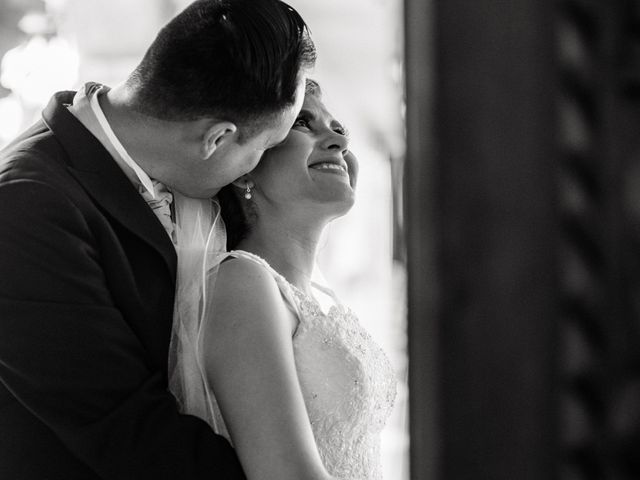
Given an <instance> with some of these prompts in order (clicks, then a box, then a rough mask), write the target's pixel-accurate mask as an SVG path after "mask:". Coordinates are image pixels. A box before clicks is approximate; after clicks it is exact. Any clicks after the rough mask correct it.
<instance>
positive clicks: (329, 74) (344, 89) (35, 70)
mask: <svg viewBox="0 0 640 480" xmlns="http://www.w3.org/2000/svg"><path fill="white" fill-rule="evenodd" d="M189 3H190V1H189V0H135V1H131V0H109V1H105V0H0V59H1V65H0V148H2V146H3V145H5V144H6V143H8V142H9V141H10V140H11V139H12V138H13V137H14V136H16V135H17V134H18V133H19V132H21V131H22V130H23V129H25V128H26V127H27V126H29V125H30V124H31V123H33V122H34V120H35V119H36V118H37V117H39V115H40V111H41V110H42V108H43V107H44V105H46V103H47V102H48V100H49V98H50V97H51V95H52V94H53V93H54V92H56V91H59V90H75V89H77V88H78V87H79V86H81V85H82V84H83V83H85V82H87V81H97V82H100V83H104V84H106V85H116V84H118V83H120V82H122V81H123V80H124V79H125V78H126V76H127V75H128V74H129V73H130V72H131V70H132V69H133V68H134V67H135V66H136V65H137V63H138V62H139V60H140V59H141V57H142V55H143V53H144V51H145V49H146V48H147V46H148V45H149V44H150V43H151V41H152V40H153V38H154V37H155V35H156V33H157V31H158V30H159V29H160V27H161V26H162V25H163V24H164V23H165V22H166V21H168V20H169V19H170V18H171V17H172V16H173V15H175V14H176V13H177V12H178V11H179V10H181V9H182V8H184V7H185V6H186V5H187V4H189ZM288 3H289V4H290V5H292V6H293V7H294V8H296V9H297V10H298V11H299V12H300V13H301V15H302V16H303V18H304V19H305V20H306V22H307V24H308V25H309V27H310V29H311V32H312V35H313V39H314V41H315V43H316V47H317V50H318V62H317V67H316V69H315V71H314V72H313V73H312V74H311V77H312V78H314V79H316V80H318V81H319V82H320V84H321V86H322V89H323V96H324V100H325V103H326V104H327V106H328V108H329V110H330V111H331V112H332V113H333V115H334V116H335V117H336V118H338V119H339V120H340V121H341V122H342V123H343V124H344V125H346V126H347V128H348V130H349V132H350V137H351V139H352V141H351V150H352V151H353V152H354V153H355V154H356V155H357V157H358V159H359V162H360V176H359V182H358V183H359V184H358V197H357V201H356V205H355V207H354V208H353V210H352V211H351V212H350V213H349V215H347V216H346V217H344V218H343V219H340V220H338V221H336V222H334V223H333V224H332V225H330V227H329V229H328V231H327V232H326V235H325V239H324V241H323V244H322V250H321V253H320V258H319V267H320V271H321V273H322V274H323V275H324V277H325V278H326V279H327V282H328V283H329V284H330V285H331V286H332V287H333V288H334V290H335V291H336V292H337V293H338V295H339V296H340V297H341V298H342V300H343V301H344V303H345V304H347V305H349V306H350V307H351V308H352V309H353V310H354V311H355V312H356V313H357V315H358V316H359V317H360V319H361V321H362V322H363V323H364V324H365V326H366V327H367V328H368V329H369V330H370V331H371V333H372V335H373V336H374V337H375V339H376V340H377V341H378V342H379V343H380V344H382V346H383V348H384V349H385V350H386V351H387V352H388V353H389V355H390V357H391V360H392V363H393V364H394V366H395V367H396V371H397V375H398V378H399V380H400V383H399V389H398V398H397V402H396V407H395V410H394V412H393V417H392V418H391V420H390V423H389V424H388V426H387V428H386V430H385V436H384V438H383V449H384V459H383V463H384V470H385V478H388V479H393V480H395V479H397V480H403V479H405V478H408V474H409V469H408V448H409V442H408V423H407V396H408V389H407V363H408V362H407V352H406V341H407V340H406V306H405V304H406V302H405V297H406V295H405V268H404V263H403V262H404V253H403V252H404V245H403V235H402V233H401V229H402V221H401V215H400V211H401V208H402V205H401V189H400V187H401V182H402V161H403V158H404V126H403V120H402V116H403V107H402V105H403V87H402V86H403V77H402V40H403V36H402V35H403V32H402V9H401V6H402V2H401V0H350V1H348V2H345V1H342V0H323V1H316V0H291V1H288Z"/></svg>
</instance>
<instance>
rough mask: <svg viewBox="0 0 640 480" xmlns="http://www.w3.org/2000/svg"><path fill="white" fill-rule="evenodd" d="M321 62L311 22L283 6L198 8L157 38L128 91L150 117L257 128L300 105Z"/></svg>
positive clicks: (236, 3)
mask: <svg viewBox="0 0 640 480" xmlns="http://www.w3.org/2000/svg"><path fill="white" fill-rule="evenodd" d="M315 58H316V52H315V47H314V44H313V42H312V40H311V38H310V36H309V32H308V28H307V26H306V24H305V22H304V20H303V19H302V17H300V15H299V14H298V12H296V11H295V10H294V9H293V8H292V7H290V6H289V5H287V4H286V3H284V2H282V1H280V0H197V1H195V2H194V3H192V4H190V5H189V6H188V7H187V8H186V9H185V10H183V11H182V12H181V13H180V14H178V15H177V16H176V17H175V18H173V19H172V20H171V21H170V22H169V23H168V24H167V25H166V26H165V27H164V28H163V29H162V30H161V31H160V32H159V33H158V36H157V37H156V39H155V40H154V42H153V43H152V44H151V46H150V47H149V49H148V50H147V52H146V54H145V56H144V58H143V59H142V61H141V63H140V64H139V65H138V67H137V68H136V69H135V71H134V72H133V73H132V74H131V76H130V77H129V79H128V80H127V84H128V86H129V87H130V88H131V89H132V90H133V91H134V92H135V103H134V105H133V107H134V108H135V109H136V110H138V111H139V112H141V113H143V114H145V115H148V116H151V117H155V118H160V119H165V120H176V121H182V120H196V119H200V118H211V117H213V118H218V119H221V120H228V121H232V122H234V123H237V124H239V125H247V126H251V125H252V124H254V123H255V122H258V121H263V120H264V119H266V118H268V117H270V116H274V115H277V114H278V113H280V112H281V111H283V110H284V109H285V108H287V107H288V106H291V105H292V104H293V103H294V101H295V92H296V87H297V84H298V75H299V72H300V70H301V69H305V68H311V67H312V66H313V65H314V63H315Z"/></svg>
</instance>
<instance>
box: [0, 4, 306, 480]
mask: <svg viewBox="0 0 640 480" xmlns="http://www.w3.org/2000/svg"><path fill="white" fill-rule="evenodd" d="M314 60H315V50H314V47H313V43H312V42H311V40H310V39H309V37H308V32H307V29H306V25H305V24H304V22H303V20H302V19H301V18H300V16H299V15H298V14H297V12H295V10H293V9H292V8H291V7H289V6H288V5H286V4H284V3H282V2H281V1H279V0H199V1H197V2H195V3H193V4H192V5H190V6H189V7H187V9H186V10H184V11H183V12H182V13H181V14H179V15H178V16H177V17H176V18H174V19H173V20H172V21H171V22H170V23H169V24H167V25H166V26H165V27H164V28H163V29H162V30H161V32H160V33H159V34H158V37H157V38H156V39H155V41H154V42H153V44H152V45H151V46H150V48H149V50H148V51H147V53H146V55H145V57H144V59H143V60H142V62H141V63H140V65H139V66H138V67H137V68H136V69H135V71H134V72H133V73H132V74H131V75H130V76H129V78H128V79H127V80H126V82H125V83H124V84H122V85H120V86H118V87H115V88H113V89H109V88H107V87H104V86H101V85H98V84H88V85H86V86H85V87H84V88H82V89H81V90H80V91H79V92H77V93H75V94H74V92H60V93H58V94H56V95H55V96H54V97H53V99H52V100H51V102H50V103H49V105H48V106H47V107H46V109H45V110H44V111H43V120H42V121H40V122H38V123H37V124H36V125H34V126H33V127H32V128H31V129H30V130H28V131H27V132H26V133H24V134H23V135H21V136H20V137H19V138H18V139H16V140H15V141H14V142H13V143H12V144H11V145H9V146H8V147H7V148H6V149H5V150H4V151H3V152H2V153H0V165H2V166H1V167H0V380H1V382H0V432H1V433H0V478H3V479H4V478H6V479H12V480H20V479H29V480H35V479H38V480H41V479H56V480H57V479H60V480H73V479H86V480H88V479H117V480H125V479H146V478H150V479H154V480H160V479H174V478H175V479H205V478H206V479H212V480H213V479H224V480H226V479H230V480H231V479H240V478H244V475H243V473H242V470H241V468H240V465H239V462H238V460H237V457H236V455H235V453H234V451H233V450H232V449H231V447H230V446H229V444H228V443H227V442H226V441H225V440H223V439H222V438H221V437H218V436H217V435H215V434H214V433H213V432H212V431H211V429H210V428H209V427H208V426H207V424H206V423H204V422H202V421H201V420H199V419H197V418H195V417H191V416H186V415H180V414H179V412H178V409H177V406H176V402H175V399H174V398H173V397H172V396H171V395H170V394H169V393H168V392H167V355H168V348H169V338H170V333H171V324H172V313H173V303H174V289H175V272H176V254H175V249H174V245H173V243H172V238H174V232H173V223H172V220H171V208H170V205H171V198H172V194H171V192H172V191H178V192H180V193H182V194H184V195H187V196H193V197H203V198H206V197H209V196H212V195H215V194H216V192H217V190H218V189H219V188H220V187H222V186H223V185H225V184H227V183H229V182H231V181H232V180H234V179H236V178H237V177H239V176H240V175H242V174H244V173H246V172H248V171H250V170H251V169H252V168H253V167H254V166H255V165H256V163H257V162H258V160H259V159H260V156H261V155H262V152H263V151H264V150H265V149H267V148H269V147H270V146H273V145H275V144H277V143H279V142H280V141H282V140H283V139H284V138H285V136H286V134H287V132H288V130H289V128H290V126H291V125H292V123H293V121H294V119H295V117H296V115H297V113H298V110H299V109H300V106H301V103H302V101H303V96H304V71H305V69H306V68H307V67H310V66H312V64H313V63H314Z"/></svg>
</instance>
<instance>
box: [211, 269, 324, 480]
mask: <svg viewBox="0 0 640 480" xmlns="http://www.w3.org/2000/svg"><path fill="white" fill-rule="evenodd" d="M212 307H213V311H212V316H211V317H210V318H209V319H208V320H207V325H206V326H205V327H204V328H205V331H204V333H203V344H202V345H203V347H202V348H203V350H204V352H203V356H204V368H205V371H206V375H207V379H208V381H209V384H210V385H211V387H212V388H213V390H214V393H215V396H216V399H217V401H218V404H219V406H220V410H221V412H222V416H223V418H224V421H225V423H226V425H227V428H228V430H229V433H230V435H231V439H232V441H233V443H234V445H235V447H236V449H237V452H238V456H239V457H240V461H241V463H242V466H243V468H244V470H245V473H246V475H247V478H248V480H331V479H332V477H331V476H330V475H329V474H328V473H327V472H326V470H325V468H324V466H323V464H322V460H321V459H320V455H319V453H318V449H317V446H316V443H315V440H314V437H313V432H312V430H311V425H310V423H309V417H308V415H307V411H306V407H305V404H304V399H303V397H302V392H301V390H300V385H299V383H298V377H297V373H296V368H295V362H294V357H293V346H292V332H293V329H294V328H295V325H296V322H297V320H296V318H295V317H294V315H293V314H292V313H291V311H290V310H289V309H288V308H287V306H286V304H285V303H284V300H283V299H282V296H281V294H280V290H279V288H278V286H277V284H276V282H275V280H274V278H273V276H272V275H271V273H270V272H268V271H267V270H266V269H265V268H263V267H262V266H260V265H258V264H256V263H254V262H252V261H250V260H246V259H235V260H233V261H227V262H224V263H223V264H222V265H221V266H220V271H219V273H218V279H217V282H216V288H215V291H214V293H213V298H212Z"/></svg>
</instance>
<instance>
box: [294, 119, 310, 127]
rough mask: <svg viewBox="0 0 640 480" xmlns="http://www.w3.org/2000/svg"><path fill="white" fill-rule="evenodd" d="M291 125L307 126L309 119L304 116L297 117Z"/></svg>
mask: <svg viewBox="0 0 640 480" xmlns="http://www.w3.org/2000/svg"><path fill="white" fill-rule="evenodd" d="M293 126H294V127H304V128H309V120H307V119H306V118H302V117H301V118H298V119H296V121H295V122H293Z"/></svg>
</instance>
